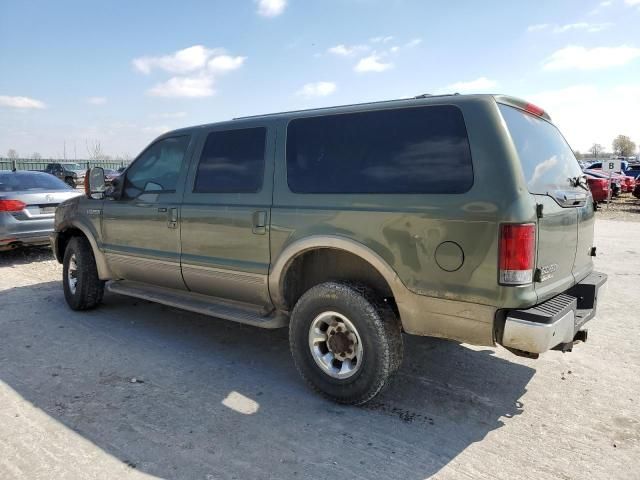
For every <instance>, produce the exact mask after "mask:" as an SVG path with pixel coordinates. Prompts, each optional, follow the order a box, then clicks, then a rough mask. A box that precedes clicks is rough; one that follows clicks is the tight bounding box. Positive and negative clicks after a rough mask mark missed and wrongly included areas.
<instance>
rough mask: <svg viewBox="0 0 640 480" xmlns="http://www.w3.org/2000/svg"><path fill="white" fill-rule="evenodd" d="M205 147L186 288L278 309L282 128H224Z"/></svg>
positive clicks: (185, 227)
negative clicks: (273, 256)
mask: <svg viewBox="0 0 640 480" xmlns="http://www.w3.org/2000/svg"><path fill="white" fill-rule="evenodd" d="M198 143H199V146H198V147H197V150H196V155H195V156H194V161H193V162H192V165H191V168H190V170H189V175H188V178H187V184H186V188H185V193H184V197H183V203H182V216H181V222H182V234H181V239H182V242H181V243H182V256H181V261H182V275H183V277H184V281H185V283H186V285H187V287H188V288H189V290H191V291H193V292H196V293H201V294H204V295H209V296H214V297H220V298H223V299H227V300H235V301H239V302H244V303H249V304H253V305H257V306H260V307H264V308H266V309H270V308H271V299H270V296H269V290H268V286H267V278H268V273H269V263H270V252H269V222H270V215H271V200H272V189H273V152H274V143H275V129H274V128H267V127H265V126H260V125H256V126H248V127H243V126H235V125H234V126H233V128H230V127H229V126H216V127H213V128H211V129H209V130H206V131H205V132H204V134H203V136H202V138H201V140H199V142H198Z"/></svg>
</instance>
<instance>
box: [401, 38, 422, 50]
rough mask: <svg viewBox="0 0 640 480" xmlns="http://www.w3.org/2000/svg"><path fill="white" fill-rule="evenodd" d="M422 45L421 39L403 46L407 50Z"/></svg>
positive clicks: (415, 39)
mask: <svg viewBox="0 0 640 480" xmlns="http://www.w3.org/2000/svg"><path fill="white" fill-rule="evenodd" d="M421 43H422V39H421V38H414V39H413V40H411V41H410V42H407V44H406V45H405V47H407V48H413V47H417V46H418V45H420V44H421Z"/></svg>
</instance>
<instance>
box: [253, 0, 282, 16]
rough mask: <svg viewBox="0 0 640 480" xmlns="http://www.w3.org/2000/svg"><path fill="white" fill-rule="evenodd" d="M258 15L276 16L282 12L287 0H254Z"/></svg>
mask: <svg viewBox="0 0 640 480" xmlns="http://www.w3.org/2000/svg"><path fill="white" fill-rule="evenodd" d="M256 3H257V4H258V15H262V16H263V17H277V16H278V15H280V14H282V12H284V9H285V7H286V6H287V0H256Z"/></svg>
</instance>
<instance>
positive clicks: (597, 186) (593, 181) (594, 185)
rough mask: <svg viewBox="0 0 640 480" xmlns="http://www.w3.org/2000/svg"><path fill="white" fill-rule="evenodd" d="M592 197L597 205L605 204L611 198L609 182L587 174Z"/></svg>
mask: <svg viewBox="0 0 640 480" xmlns="http://www.w3.org/2000/svg"><path fill="white" fill-rule="evenodd" d="M585 176H586V177H587V183H588V184H589V190H591V196H592V197H593V201H594V202H595V203H598V202H604V201H606V200H607V198H608V197H609V181H608V180H607V179H606V178H600V177H596V176H594V175H590V174H588V173H585Z"/></svg>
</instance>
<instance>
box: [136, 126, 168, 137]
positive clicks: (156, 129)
mask: <svg viewBox="0 0 640 480" xmlns="http://www.w3.org/2000/svg"><path fill="white" fill-rule="evenodd" d="M141 130H142V131H143V132H145V133H153V134H155V135H162V134H163V133H167V132H168V131H170V130H172V128H171V127H169V126H167V125H154V126H149V127H142V128H141Z"/></svg>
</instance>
